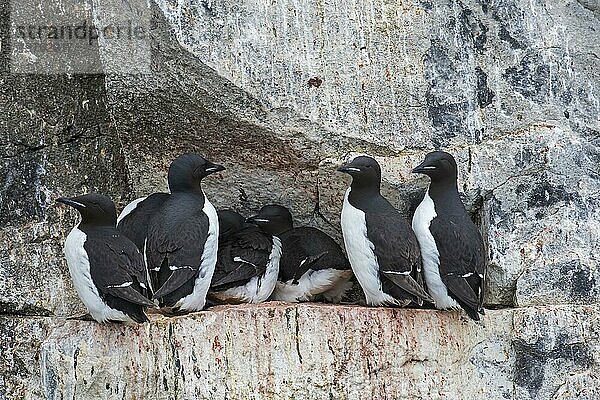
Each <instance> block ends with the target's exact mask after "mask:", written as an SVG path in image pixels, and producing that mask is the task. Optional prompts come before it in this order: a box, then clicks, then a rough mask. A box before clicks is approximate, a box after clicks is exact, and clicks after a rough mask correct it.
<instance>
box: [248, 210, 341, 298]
mask: <svg viewBox="0 0 600 400" xmlns="http://www.w3.org/2000/svg"><path fill="white" fill-rule="evenodd" d="M248 222H250V223H253V224H256V225H258V226H259V227H260V228H261V229H262V230H263V231H265V232H266V233H268V234H271V235H274V236H277V237H279V238H280V239H281V244H282V246H283V249H282V255H281V260H280V262H279V278H278V282H277V284H276V285H275V290H274V291H273V294H272V295H271V299H272V300H278V301H287V302H300V301H313V300H317V299H320V298H323V299H324V300H326V301H329V302H332V303H339V302H340V300H341V299H342V297H343V296H344V294H345V293H346V291H347V290H348V289H349V288H350V287H351V286H352V283H351V282H349V280H350V279H351V278H352V270H351V269H350V268H349V265H348V260H346V257H345V256H344V253H343V252H342V249H341V248H340V246H339V245H338V244H337V243H336V242H335V241H334V240H333V239H332V238H331V237H329V236H328V235H327V234H326V233H325V232H323V231H321V230H319V229H317V228H312V227H308V226H302V227H297V228H294V226H293V221H292V214H291V213H290V211H289V210H288V209H287V208H285V207H283V206H280V205H267V206H264V207H263V208H261V209H260V212H259V213H258V214H257V215H255V216H253V217H250V218H248Z"/></svg>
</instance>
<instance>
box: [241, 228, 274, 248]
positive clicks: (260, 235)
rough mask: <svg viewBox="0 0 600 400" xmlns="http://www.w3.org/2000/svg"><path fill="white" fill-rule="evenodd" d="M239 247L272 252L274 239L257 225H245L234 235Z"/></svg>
mask: <svg viewBox="0 0 600 400" xmlns="http://www.w3.org/2000/svg"><path fill="white" fill-rule="evenodd" d="M234 242H235V244H236V246H237V247H239V248H242V249H248V250H255V251H262V252H268V253H270V252H271V245H272V243H273V240H272V238H271V235H268V234H266V233H264V232H263V231H262V230H261V229H260V228H259V227H257V226H255V225H250V224H248V225H245V226H244V227H243V228H242V229H241V230H240V231H239V232H238V233H237V234H236V235H235V237H234Z"/></svg>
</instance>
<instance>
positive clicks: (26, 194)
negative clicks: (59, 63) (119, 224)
mask: <svg viewBox="0 0 600 400" xmlns="http://www.w3.org/2000/svg"><path fill="white" fill-rule="evenodd" d="M91 4H92V14H94V16H95V17H94V18H95V19H96V20H97V19H98V18H100V16H99V13H101V14H102V18H104V19H106V18H107V14H106V13H107V5H105V4H103V5H99V4H97V3H94V2H92V3H91ZM194 4H195V3H194ZM96 9H97V10H96ZM108 11H109V10H108ZM151 11H152V12H153V22H152V26H151V28H152V29H151V32H150V33H151V38H152V40H151V44H152V55H153V57H152V73H151V74H136V75H114V74H107V75H99V76H89V77H85V76H71V77H68V76H51V77H47V76H33V75H11V74H9V73H7V72H4V73H3V74H2V76H1V77H0V85H1V86H2V91H1V94H0V103H1V104H2V107H3V111H4V112H3V113H2V115H1V116H0V135H2V136H1V137H2V139H1V143H2V144H3V146H2V149H1V152H2V168H1V170H0V175H1V177H2V185H1V186H0V197H1V200H2V201H1V202H0V220H2V231H1V233H0V242H1V243H3V244H4V245H3V246H2V250H1V252H2V253H1V255H0V305H1V308H2V309H3V310H5V311H8V312H16V313H29V314H57V315H65V314H68V313H70V312H74V311H78V310H79V308H78V303H77V301H76V299H75V297H74V294H73V291H72V288H71V286H70V282H69V281H68V279H66V274H65V271H66V268H65V264H64V261H63V259H62V256H61V254H60V246H61V243H60V242H61V239H62V237H63V236H64V234H65V233H66V231H67V230H68V229H69V227H70V225H71V224H72V221H73V219H72V218H73V216H72V215H71V214H69V217H68V218H65V216H64V214H63V213H64V211H58V210H57V209H56V208H55V207H53V206H51V203H52V201H51V199H52V197H54V196H57V195H59V194H74V193H81V192H85V191H91V190H97V191H102V192H105V193H107V194H109V195H111V196H113V197H114V198H115V200H116V201H117V202H118V204H119V205H120V206H122V205H124V204H125V202H126V201H128V200H131V199H133V198H135V197H137V196H139V195H142V194H147V193H149V192H152V191H156V190H164V189H165V188H166V182H165V175H166V168H167V166H168V164H169V162H170V161H171V159H172V158H174V157H175V156H176V155H178V154H179V153H181V152H184V151H198V152H202V153H204V154H206V155H208V156H209V157H211V158H213V159H215V160H216V161H219V162H222V163H223V164H225V165H226V166H227V167H228V169H227V171H225V172H224V173H222V174H220V175H219V176H218V177H216V178H215V179H209V180H207V182H206V187H207V188H206V189H207V192H209V193H210V196H211V199H212V200H213V203H215V204H216V205H217V206H219V207H232V208H236V209H238V210H239V211H241V212H243V213H251V212H254V211H255V210H256V209H257V208H258V207H260V206H261V205H262V204H264V203H267V202H280V203H283V204H285V205H287V206H289V207H291V208H292V210H293V212H294V215H295V216H296V218H297V219H298V222H299V223H303V224H310V225H316V226H319V227H321V228H323V229H325V230H327V231H328V232H329V233H331V234H333V235H334V236H335V237H336V238H338V239H339V238H340V232H339V223H338V221H339V211H340V207H341V199H342V196H343V193H344V190H345V187H346V185H347V181H346V180H345V177H342V176H340V175H339V174H337V173H335V166H336V164H337V163H339V162H341V161H342V160H344V159H345V158H346V157H348V156H349V155H351V154H356V153H369V154H371V155H374V156H376V157H377V158H378V159H379V160H380V161H381V163H382V165H383V168H384V175H385V176H384V180H385V182H384V192H385V194H386V196H387V197H389V198H390V199H391V200H392V202H393V203H394V204H395V205H397V206H398V208H399V209H400V210H401V211H402V212H404V213H405V214H406V215H407V216H408V217H410V215H411V212H412V210H414V207H415V204H416V203H417V202H418V201H419V197H420V196H421V194H422V191H423V188H424V187H425V185H426V180H425V179H423V178H417V177H414V176H411V174H410V173H409V171H410V168H411V167H412V166H414V165H415V164H416V163H418V162H419V161H420V159H421V158H422V157H423V155H424V154H425V153H426V152H427V151H428V150H430V149H433V148H434V147H437V146H442V147H443V148H444V149H447V150H449V151H451V152H452V153H454V154H455V155H456V157H457V160H458V162H459V166H460V169H461V173H460V178H459V180H460V182H459V183H460V187H461V190H463V191H464V192H465V193H466V195H467V199H468V200H469V207H470V211H471V212H472V214H473V216H474V218H475V220H476V221H477V222H478V223H479V224H480V225H481V230H482V233H483V235H484V237H485V239H486V241H487V243H488V244H489V255H490V268H489V279H488V285H487V289H486V302H487V304H488V305H490V306H502V307H504V306H511V305H521V306H523V305H531V304H547V303H582V304H588V303H594V302H597V301H598V299H599V296H600V283H599V282H600V280H599V278H600V276H598V273H599V272H598V256H597V252H596V251H594V249H596V248H597V247H598V245H599V244H600V224H598V223H597V221H598V220H600V216H599V215H598V213H599V211H598V210H599V207H598V193H599V192H600V185H599V176H600V171H599V170H598V165H599V162H598V160H599V159H600V157H599V154H600V153H599V150H598V143H599V140H600V136H599V135H600V134H599V132H600V124H599V122H598V115H599V113H600V105H599V102H598V98H600V94H599V93H598V90H599V89H598V88H599V87H600V85H598V83H599V82H598V79H599V76H600V73H599V71H600V59H599V58H598V56H597V55H598V54H600V49H599V47H600V43H599V42H598V41H597V40H594V39H593V38H594V32H598V30H600V21H599V20H598V19H597V10H596V9H595V8H594V7H592V6H590V5H589V4H587V3H586V2H573V1H565V2H561V3H559V4H555V3H554V2H552V3H550V2H546V1H542V0H540V1H536V2H534V3H531V2H529V1H525V0H507V1H503V2H500V3H490V2H475V1H464V2H458V1H453V0H446V1H441V2H428V1H421V2H417V1H409V2H403V3H402V4H395V3H394V4H392V3H372V2H368V1H367V2H356V3H353V2H335V1H334V2H325V3H314V2H312V1H308V0H307V1H301V2H296V3H287V2H275V3H273V2H261V1H258V2H256V1H242V2H239V1H225V2H219V3H201V4H198V5H192V3H185V4H183V3H176V2H173V1H170V0H158V1H156V4H152V5H151ZM2 13H4V14H3V16H4V15H8V14H7V13H8V10H7V8H6V7H4V8H3V9H2ZM122 17H123V16H122V15H120V16H119V20H121V19H122ZM2 27H3V29H5V28H6V26H4V25H2ZM111 45H112V44H111V42H110V41H103V42H101V43H99V46H98V49H99V50H98V51H99V54H98V59H99V60H101V62H102V63H103V64H104V65H105V67H106V70H107V71H111V70H113V69H111V65H110V63H111V54H115V53H114V52H115V51H116V50H119V49H114V48H111ZM2 54H3V57H4V56H6V55H7V54H6V52H3V53H2ZM5 61H6V58H4V59H3V65H5V64H6V62H5ZM15 287H19V288H20V290H21V291H26V292H27V293H28V294H27V295H26V296H22V295H18V294H17V291H15V290H14V288H15Z"/></svg>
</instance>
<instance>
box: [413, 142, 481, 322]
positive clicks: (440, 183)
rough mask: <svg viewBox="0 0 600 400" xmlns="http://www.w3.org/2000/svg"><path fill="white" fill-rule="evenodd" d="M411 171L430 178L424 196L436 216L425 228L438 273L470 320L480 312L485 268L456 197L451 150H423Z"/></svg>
mask: <svg viewBox="0 0 600 400" xmlns="http://www.w3.org/2000/svg"><path fill="white" fill-rule="evenodd" d="M413 172H415V173H423V174H426V175H428V176H429V177H430V178H431V183H430V185H429V190H428V194H427V195H428V196H429V197H430V198H431V200H432V201H433V204H434V207H435V213H436V216H435V218H433V219H432V220H431V223H430V226H429V231H430V232H431V235H432V236H433V238H434V240H435V245H436V248H437V251H438V252H439V266H438V268H439V274H440V277H441V280H442V282H443V283H444V285H445V286H446V287H447V289H448V295H449V296H450V297H451V298H453V299H454V300H455V301H456V302H457V303H458V304H459V305H460V306H461V307H462V308H463V309H464V310H465V312H466V313H467V314H468V315H469V316H470V317H471V318H472V319H474V320H479V314H483V313H484V310H483V307H482V303H483V283H484V277H485V270H486V257H485V254H486V253H485V246H484V242H483V238H482V236H481V233H480V232H479V229H478V228H477V226H476V225H475V224H474V223H473V221H472V220H471V218H470V217H469V214H468V213H467V211H466V209H465V207H464V204H463V203H462V201H461V199H460V195H459V192H458V186H457V177H458V168H457V165H456V161H455V160H454V157H452V155H451V154H448V153H446V152H442V151H435V152H431V153H429V154H427V156H426V157H425V160H424V161H423V163H421V164H420V165H419V166H418V167H416V168H415V169H414V170H413Z"/></svg>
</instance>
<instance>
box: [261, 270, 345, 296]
mask: <svg viewBox="0 0 600 400" xmlns="http://www.w3.org/2000/svg"><path fill="white" fill-rule="evenodd" d="M351 277H352V272H351V271H349V270H339V269H333V268H325V269H320V270H318V271H314V270H312V269H309V270H308V271H306V272H305V273H304V274H303V275H302V276H301V277H300V279H298V282H294V280H293V279H291V280H289V281H287V282H277V285H275V290H274V291H273V295H272V296H271V299H272V300H275V301H285V302H288V303H297V302H299V301H312V300H314V299H315V297H316V296H319V295H323V297H324V298H325V299H327V300H330V301H331V300H333V299H335V298H337V296H339V297H340V298H341V297H342V296H343V294H344V293H345V290H344V291H343V292H342V293H341V294H340V293H339V291H340V290H343V289H347V288H348V285H347V282H348V279H350V278H351ZM330 291H333V293H331V294H330Z"/></svg>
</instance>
